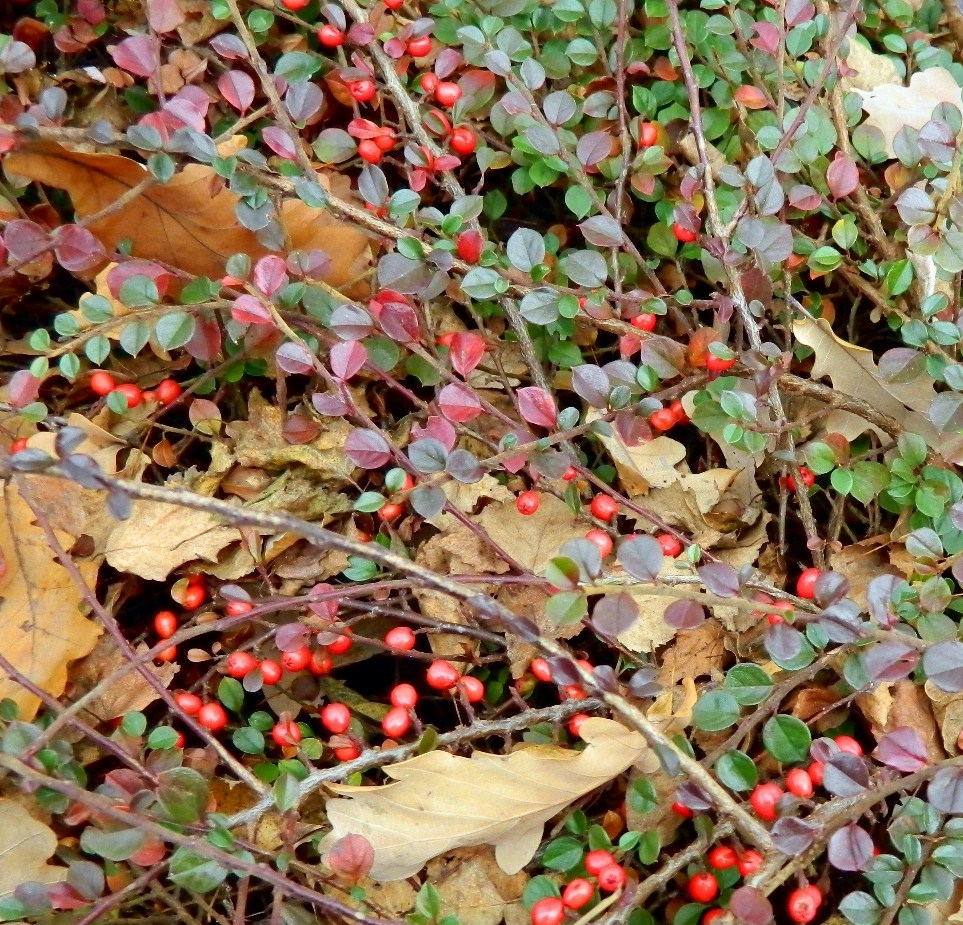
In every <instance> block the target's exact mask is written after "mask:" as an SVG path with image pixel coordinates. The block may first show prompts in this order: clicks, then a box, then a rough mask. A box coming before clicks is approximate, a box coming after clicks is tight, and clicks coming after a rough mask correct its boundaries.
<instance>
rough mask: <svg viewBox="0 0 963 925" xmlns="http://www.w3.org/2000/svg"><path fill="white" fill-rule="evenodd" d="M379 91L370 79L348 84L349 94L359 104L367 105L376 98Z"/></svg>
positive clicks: (365, 78) (366, 78)
mask: <svg viewBox="0 0 963 925" xmlns="http://www.w3.org/2000/svg"><path fill="white" fill-rule="evenodd" d="M377 90H378V88H377V87H376V86H375V82H374V81H373V80H371V79H370V78H369V77H364V78H362V79H361V80H354V81H352V82H351V83H349V84H348V92H349V93H350V94H351V96H352V97H353V98H354V99H356V100H357V101H358V102H359V103H367V102H368V100H370V99H372V98H373V97H374V95H375V93H376V92H377Z"/></svg>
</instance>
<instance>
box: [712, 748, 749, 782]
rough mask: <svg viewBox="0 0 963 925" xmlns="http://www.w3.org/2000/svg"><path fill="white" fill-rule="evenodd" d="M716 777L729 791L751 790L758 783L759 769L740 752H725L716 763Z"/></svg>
mask: <svg viewBox="0 0 963 925" xmlns="http://www.w3.org/2000/svg"><path fill="white" fill-rule="evenodd" d="M716 775H717V776H718V778H719V780H720V781H721V782H722V783H723V784H725V785H726V786H727V787H728V788H729V789H730V790H737V791H747V790H752V789H753V787H755V786H756V784H757V783H758V782H759V769H758V768H757V767H756V764H755V762H754V761H753V760H752V759H751V758H750V757H749V756H748V755H747V754H746V753H745V752H740V751H731V752H726V753H725V754H724V755H723V756H722V757H721V758H720V759H719V760H718V761H717V762H716Z"/></svg>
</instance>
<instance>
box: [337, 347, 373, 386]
mask: <svg viewBox="0 0 963 925" xmlns="http://www.w3.org/2000/svg"><path fill="white" fill-rule="evenodd" d="M328 355H329V357H330V359H331V372H332V373H333V374H334V377H335V378H336V379H340V380H341V381H342V382H345V381H347V380H348V379H350V378H351V377H352V376H353V375H354V374H355V373H357V372H358V371H359V370H360V369H361V367H362V366H364V364H365V361H366V360H367V359H368V350H367V348H366V347H365V345H364V344H360V343H358V341H354V340H347V341H343V342H342V343H340V344H335V345H334V346H333V347H332V348H331V351H330V353H329V354H328Z"/></svg>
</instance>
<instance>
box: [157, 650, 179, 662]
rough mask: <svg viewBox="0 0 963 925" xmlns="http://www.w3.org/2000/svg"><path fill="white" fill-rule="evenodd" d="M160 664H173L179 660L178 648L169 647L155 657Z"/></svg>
mask: <svg viewBox="0 0 963 925" xmlns="http://www.w3.org/2000/svg"><path fill="white" fill-rule="evenodd" d="M154 658H155V659H157V661H159V662H172V661H174V659H175V658H177V646H168V647H167V648H166V649H163V650H162V651H160V652H158V653H157V655H155V656H154Z"/></svg>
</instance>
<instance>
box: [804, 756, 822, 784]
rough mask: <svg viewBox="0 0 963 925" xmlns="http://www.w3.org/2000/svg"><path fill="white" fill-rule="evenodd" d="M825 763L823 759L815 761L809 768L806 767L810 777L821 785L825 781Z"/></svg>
mask: <svg viewBox="0 0 963 925" xmlns="http://www.w3.org/2000/svg"><path fill="white" fill-rule="evenodd" d="M824 767H825V766H824V765H823V763H822V762H821V761H814V762H813V763H812V764H811V765H809V767H808V768H806V773H807V774H808V775H809V779H810V780H811V781H812V782H813V783H814V784H815V785H816V786H817V787H819V786H821V785H822V782H823V770H824Z"/></svg>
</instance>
